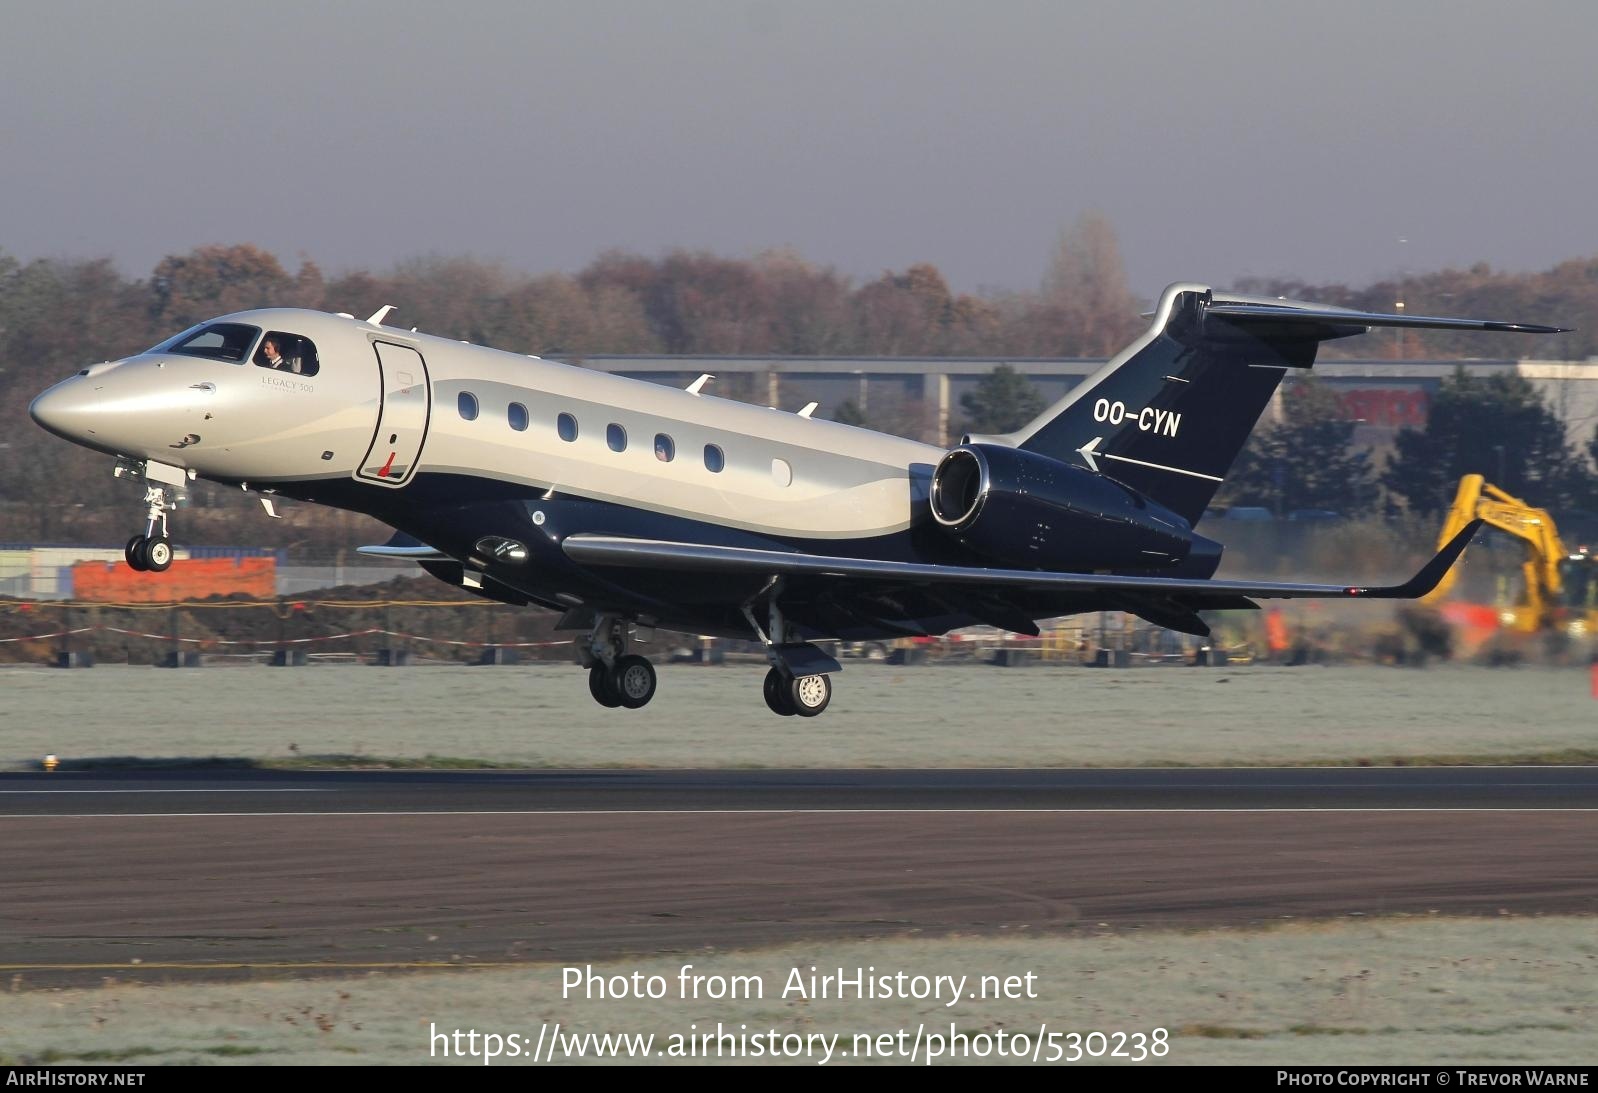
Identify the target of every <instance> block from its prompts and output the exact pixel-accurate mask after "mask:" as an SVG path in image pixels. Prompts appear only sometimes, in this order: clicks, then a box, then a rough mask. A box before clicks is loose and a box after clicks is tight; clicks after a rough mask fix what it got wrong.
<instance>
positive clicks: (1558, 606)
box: [1421, 474, 1598, 637]
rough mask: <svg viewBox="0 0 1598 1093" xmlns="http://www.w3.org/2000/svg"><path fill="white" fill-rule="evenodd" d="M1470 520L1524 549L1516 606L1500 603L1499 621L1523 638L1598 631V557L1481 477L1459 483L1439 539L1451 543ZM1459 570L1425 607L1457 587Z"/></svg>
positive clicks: (1445, 579) (1548, 518)
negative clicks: (1514, 540)
mask: <svg viewBox="0 0 1598 1093" xmlns="http://www.w3.org/2000/svg"><path fill="white" fill-rule="evenodd" d="M1472 520H1482V521H1484V522H1485V523H1486V524H1487V525H1488V526H1489V527H1493V528H1497V529H1498V530H1499V531H1502V532H1504V533H1506V534H1508V535H1513V536H1514V537H1515V538H1517V539H1519V540H1521V542H1522V543H1523V544H1524V545H1525V548H1526V557H1525V561H1524V562H1523V563H1522V564H1521V573H1522V576H1523V578H1524V582H1523V589H1522V591H1521V594H1520V597H1519V599H1518V602H1515V603H1513V604H1511V603H1508V602H1505V603H1503V604H1501V605H1500V608H1499V616H1498V622H1499V624H1500V625H1501V626H1502V627H1503V628H1505V629H1508V630H1514V631H1518V632H1520V633H1523V634H1534V633H1538V632H1555V633H1564V634H1568V635H1570V636H1572V637H1579V636H1583V635H1590V634H1594V633H1598V556H1595V555H1593V554H1591V553H1589V552H1588V550H1587V548H1586V547H1585V546H1583V547H1581V548H1580V549H1578V550H1571V549H1569V548H1567V547H1566V546H1565V544H1564V543H1563V542H1562V541H1561V540H1560V538H1559V529H1558V527H1557V526H1556V525H1555V523H1554V518H1553V517H1552V516H1550V515H1549V514H1548V512H1547V511H1546V510H1544V509H1539V508H1534V507H1533V506H1531V505H1529V504H1527V503H1526V502H1525V501H1522V500H1521V499H1520V498H1518V497H1512V496H1511V495H1510V494H1508V493H1506V492H1504V491H1503V490H1501V489H1499V488H1498V487H1497V486H1494V485H1492V484H1491V483H1489V482H1487V481H1486V479H1484V478H1483V477H1482V476H1481V475H1479V474H1467V475H1465V476H1464V477H1463V478H1461V479H1460V480H1459V492H1458V493H1457V494H1455V496H1454V504H1453V506H1452V507H1451V508H1450V509H1449V510H1448V519H1447V520H1446V521H1444V523H1443V531H1442V536H1441V539H1440V541H1441V542H1447V541H1448V540H1449V538H1450V537H1451V536H1453V535H1456V534H1458V533H1459V531H1460V530H1461V529H1462V528H1464V527H1465V525H1466V524H1469V523H1470V522H1471V521H1472ZM1458 573H1459V567H1457V566H1456V567H1454V568H1453V569H1451V570H1449V571H1448V572H1447V573H1445V574H1444V575H1443V579H1442V580H1441V581H1439V582H1438V584H1437V587H1436V588H1435V589H1433V590H1432V591H1431V593H1430V594H1428V595H1427V596H1425V597H1424V598H1423V599H1422V601H1421V602H1422V603H1427V604H1437V603H1438V602H1439V601H1440V600H1442V599H1444V598H1445V597H1446V596H1447V595H1448V593H1449V590H1450V589H1452V588H1453V587H1454V582H1455V581H1456V580H1457V575H1458Z"/></svg>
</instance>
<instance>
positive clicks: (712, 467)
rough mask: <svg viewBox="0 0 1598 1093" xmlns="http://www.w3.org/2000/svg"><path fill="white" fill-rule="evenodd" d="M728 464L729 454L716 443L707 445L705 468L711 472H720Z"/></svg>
mask: <svg viewBox="0 0 1598 1093" xmlns="http://www.w3.org/2000/svg"><path fill="white" fill-rule="evenodd" d="M726 465H727V456H726V453H724V452H723V451H722V450H721V449H720V448H718V447H716V445H714V444H706V445H705V469H706V470H707V471H709V472H710V473H711V474H720V473H721V471H722V468H723V467H725V466H726Z"/></svg>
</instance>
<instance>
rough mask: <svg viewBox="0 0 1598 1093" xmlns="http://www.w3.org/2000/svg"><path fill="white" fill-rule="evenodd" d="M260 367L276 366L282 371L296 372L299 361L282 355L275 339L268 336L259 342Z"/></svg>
mask: <svg viewBox="0 0 1598 1093" xmlns="http://www.w3.org/2000/svg"><path fill="white" fill-rule="evenodd" d="M261 367H263V368H276V369H278V370H279V371H282V372H298V371H299V370H300V369H299V363H298V362H297V361H292V360H290V359H289V358H287V357H285V356H283V354H282V352H281V351H280V350H279V348H278V344H277V339H276V338H273V337H271V336H268V337H267V339H266V341H264V342H262V343H261Z"/></svg>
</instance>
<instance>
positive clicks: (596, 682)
mask: <svg viewBox="0 0 1598 1093" xmlns="http://www.w3.org/2000/svg"><path fill="white" fill-rule="evenodd" d="M588 693H589V694H591V695H593V696H594V701H595V702H597V703H599V704H600V705H601V706H604V707H606V708H608V709H612V710H614V709H615V708H616V707H617V706H620V705H621V699H619V698H617V697H616V695H615V693H614V692H613V691H612V690H611V689H610V669H608V668H606V667H605V666H604V665H603V664H595V665H594V666H593V667H592V668H590V669H588Z"/></svg>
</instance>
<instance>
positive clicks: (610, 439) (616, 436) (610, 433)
mask: <svg viewBox="0 0 1598 1093" xmlns="http://www.w3.org/2000/svg"><path fill="white" fill-rule="evenodd" d="M605 443H606V444H609V445H610V450H611V451H613V452H625V451H626V450H627V430H626V429H623V428H622V427H621V426H620V425H617V424H616V423H615V422H611V423H610V424H609V425H607V426H606V427H605Z"/></svg>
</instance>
